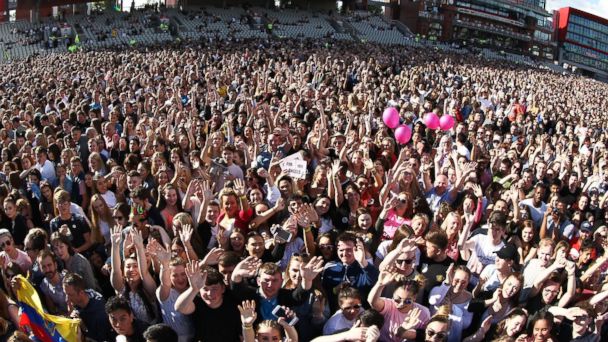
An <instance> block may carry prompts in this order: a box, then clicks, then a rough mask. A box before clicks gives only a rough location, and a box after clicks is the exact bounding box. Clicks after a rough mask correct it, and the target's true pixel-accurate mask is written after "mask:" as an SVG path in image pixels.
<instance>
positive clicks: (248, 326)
mask: <svg viewBox="0 0 608 342" xmlns="http://www.w3.org/2000/svg"><path fill="white" fill-rule="evenodd" d="M243 329H245V330H249V329H253V324H243Z"/></svg>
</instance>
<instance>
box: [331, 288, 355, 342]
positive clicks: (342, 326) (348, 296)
mask: <svg viewBox="0 0 608 342" xmlns="http://www.w3.org/2000/svg"><path fill="white" fill-rule="evenodd" d="M338 305H339V306H340V310H338V311H336V313H335V314H334V315H333V316H331V317H330V318H329V319H328V320H327V322H326V323H325V326H324V327H323V335H331V334H335V333H337V332H340V331H343V330H346V329H350V328H352V327H353V325H354V324H355V320H356V319H357V317H359V315H360V314H361V313H362V312H363V305H362V304H361V295H360V294H359V291H358V290H357V289H355V288H352V287H346V288H343V289H342V290H340V293H339V294H338Z"/></svg>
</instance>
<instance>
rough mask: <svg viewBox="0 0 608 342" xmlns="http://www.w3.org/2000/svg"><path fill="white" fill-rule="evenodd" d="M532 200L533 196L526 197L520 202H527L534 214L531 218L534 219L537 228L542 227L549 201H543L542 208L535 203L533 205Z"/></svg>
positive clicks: (531, 212)
mask: <svg viewBox="0 0 608 342" xmlns="http://www.w3.org/2000/svg"><path fill="white" fill-rule="evenodd" d="M532 202H533V200H532V198H526V199H525V200H523V201H521V202H519V204H525V205H527V206H528V208H530V214H531V215H532V217H531V219H532V221H534V226H535V227H536V228H540V226H541V224H542V223H543V216H544V215H545V212H546V211H547V203H545V202H541V203H540V208H536V207H534V205H532Z"/></svg>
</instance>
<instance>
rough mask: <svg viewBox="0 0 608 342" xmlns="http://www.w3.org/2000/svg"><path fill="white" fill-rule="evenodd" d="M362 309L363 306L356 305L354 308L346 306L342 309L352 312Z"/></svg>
mask: <svg viewBox="0 0 608 342" xmlns="http://www.w3.org/2000/svg"><path fill="white" fill-rule="evenodd" d="M359 309H361V304H355V305H353V306H345V307H343V308H342V311H350V310H359Z"/></svg>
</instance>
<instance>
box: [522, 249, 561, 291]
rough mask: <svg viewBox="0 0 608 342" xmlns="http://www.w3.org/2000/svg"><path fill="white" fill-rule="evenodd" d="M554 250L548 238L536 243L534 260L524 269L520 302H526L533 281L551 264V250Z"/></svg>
mask: <svg viewBox="0 0 608 342" xmlns="http://www.w3.org/2000/svg"><path fill="white" fill-rule="evenodd" d="M554 248H555V242H554V241H553V240H551V239H550V238H545V239H542V240H540V242H539V243H538V250H537V252H536V258H534V259H532V260H530V261H528V264H527V265H526V266H525V268H524V272H523V276H524V286H523V288H522V291H521V297H520V302H525V301H526V300H528V296H529V295H530V291H531V290H532V286H533V285H534V281H535V280H536V277H538V275H539V274H541V273H542V272H543V271H544V270H545V269H547V267H549V265H550V264H551V257H552V256H553V249H554Z"/></svg>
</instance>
